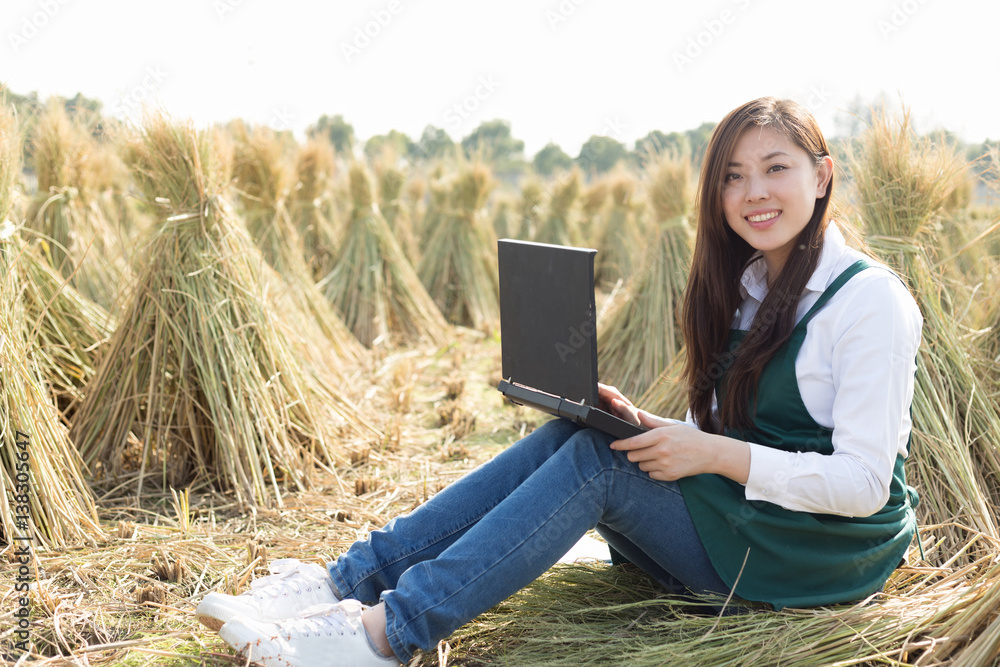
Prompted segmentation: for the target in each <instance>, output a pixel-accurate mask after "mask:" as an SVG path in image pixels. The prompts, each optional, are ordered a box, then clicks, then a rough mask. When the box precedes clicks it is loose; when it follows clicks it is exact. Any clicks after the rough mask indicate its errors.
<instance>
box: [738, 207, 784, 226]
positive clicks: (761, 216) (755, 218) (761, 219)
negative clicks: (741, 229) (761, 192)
mask: <svg viewBox="0 0 1000 667" xmlns="http://www.w3.org/2000/svg"><path fill="white" fill-rule="evenodd" d="M780 217H781V211H760V212H754V213H751V214H750V215H746V216H744V217H743V219H744V220H746V221H747V224H748V225H750V226H751V227H753V228H754V229H757V230H762V229H768V228H769V227H771V226H773V225H774V224H775V222H777V220H778V218H780Z"/></svg>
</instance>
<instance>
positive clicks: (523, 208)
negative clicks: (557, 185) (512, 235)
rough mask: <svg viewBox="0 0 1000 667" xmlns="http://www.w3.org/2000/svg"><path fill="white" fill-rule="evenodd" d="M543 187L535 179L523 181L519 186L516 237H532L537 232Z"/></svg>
mask: <svg viewBox="0 0 1000 667" xmlns="http://www.w3.org/2000/svg"><path fill="white" fill-rule="evenodd" d="M544 197H545V189H544V188H543V187H542V185H541V183H539V182H538V181H536V180H530V181H525V183H524V185H522V186H521V205H520V211H519V213H520V217H521V221H520V224H518V230H519V231H518V234H519V235H518V238H522V239H532V238H535V235H536V234H537V233H538V225H539V221H540V219H541V216H542V204H543V199H544Z"/></svg>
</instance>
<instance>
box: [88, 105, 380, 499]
mask: <svg viewBox="0 0 1000 667" xmlns="http://www.w3.org/2000/svg"><path fill="white" fill-rule="evenodd" d="M125 152H126V157H127V162H128V163H129V164H130V165H131V166H132V169H133V173H134V177H135V180H136V182H137V184H138V186H139V188H140V189H141V191H142V192H143V194H144V195H145V196H146V197H147V199H148V200H149V201H151V202H153V201H155V202H157V204H158V205H159V206H160V207H161V210H162V212H163V214H164V219H163V221H162V222H161V223H160V224H159V225H158V226H157V227H156V228H155V229H154V230H153V232H152V234H151V236H150V238H149V239H148V241H147V244H146V246H145V247H144V249H143V255H142V260H141V263H140V266H141V267H142V273H141V274H140V276H139V277H138V280H137V285H136V286H135V288H134V289H133V291H132V293H131V294H130V295H129V299H128V300H127V303H126V304H125V306H124V308H123V309H122V313H121V318H120V321H119V325H118V328H117V330H116V331H115V335H114V337H113V339H112V341H111V343H110V345H109V348H108V350H107V352H106V353H105V355H104V356H103V357H102V362H101V365H100V367H99V368H98V370H97V374H96V375H95V377H94V379H93V381H92V382H91V383H90V384H89V385H88V387H87V396H86V399H85V401H84V403H83V405H81V407H80V409H79V411H78V413H77V415H76V418H75V421H74V425H73V429H72V433H73V437H74V439H75V441H76V442H77V444H78V445H79V447H80V451H81V453H82V454H83V456H84V458H85V460H87V461H88V462H89V463H90V464H92V465H95V466H96V465H97V464H98V463H100V464H101V465H102V466H104V467H105V468H106V469H107V471H108V472H110V473H111V474H112V475H115V476H117V475H119V474H120V473H122V472H123V471H124V470H125V469H126V468H129V467H130V468H132V469H133V470H136V469H137V471H138V478H139V480H138V485H139V491H140V492H141V489H142V484H143V480H144V478H145V477H146V476H148V475H149V474H150V472H151V471H153V470H155V469H156V467H160V468H161V470H162V479H163V483H164V485H166V484H171V485H173V486H179V485H182V484H191V483H202V482H206V481H207V482H210V483H213V484H215V485H216V486H218V487H221V488H224V489H233V490H234V491H235V493H236V497H237V499H238V501H239V502H241V503H247V504H249V503H255V502H268V501H269V500H270V498H272V497H274V496H276V497H277V499H278V502H279V503H280V502H281V498H280V492H281V489H282V488H283V487H291V488H294V489H301V488H304V487H306V486H308V484H309V482H310V480H311V475H310V473H311V471H312V470H313V466H314V465H315V464H316V463H331V462H333V461H334V460H335V457H336V447H335V442H334V439H335V437H336V436H341V435H342V436H344V437H346V436H347V435H349V434H351V433H356V432H357V431H359V430H360V431H362V432H363V433H371V432H372V429H371V428H370V427H367V425H365V424H364V423H362V422H359V417H358V416H357V411H356V409H355V408H353V406H350V405H349V404H348V403H347V401H346V400H345V399H343V398H342V397H341V396H340V395H339V394H338V393H337V392H336V391H334V390H333V389H332V388H331V387H330V385H329V381H328V380H327V379H326V376H322V375H319V374H317V373H316V372H314V371H312V370H311V369H308V368H306V367H305V365H304V363H303V361H302V359H303V358H304V357H305V354H304V352H303V350H302V349H301V347H295V346H293V345H292V344H291V343H290V342H289V341H292V340H294V339H295V336H294V332H291V331H289V326H288V325H287V324H286V323H291V325H292V326H294V323H295V322H297V321H300V319H301V316H292V315H289V314H288V313H287V312H283V311H282V310H281V309H279V308H278V307H276V305H275V304H274V303H273V302H271V301H270V300H269V298H268V292H269V291H270V289H271V287H272V284H271V283H269V282H268V281H267V280H266V277H265V276H264V275H263V274H262V270H261V269H262V267H263V266H265V264H264V262H263V258H262V257H261V254H260V252H259V251H258V250H257V248H256V247H255V246H254V245H253V242H252V241H251V240H250V238H249V236H248V235H247V233H246V230H245V229H244V228H243V226H242V225H241V224H240V222H239V221H238V219H237V218H236V217H235V216H234V214H233V211H232V209H231V207H230V206H229V205H228V204H227V202H226V200H225V198H224V196H223V194H222V193H223V191H224V188H225V186H226V185H227V183H228V181H229V178H230V176H229V174H230V171H229V157H230V156H229V155H228V154H227V153H226V151H224V150H223V149H222V147H220V143H219V141H218V135H213V134H209V133H203V132H196V131H195V130H194V129H193V128H192V127H191V126H190V125H186V124H175V123H172V122H171V121H169V120H168V119H166V118H164V117H163V116H153V117H151V118H148V119H147V120H146V122H145V124H144V125H143V126H142V127H141V128H138V129H137V130H136V131H135V133H134V134H133V135H132V136H131V137H130V138H129V139H128V143H127V146H126V150H125ZM131 443H134V444H131ZM136 459H138V460H136Z"/></svg>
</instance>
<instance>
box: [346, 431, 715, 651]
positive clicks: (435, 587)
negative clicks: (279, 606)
mask: <svg viewBox="0 0 1000 667" xmlns="http://www.w3.org/2000/svg"><path fill="white" fill-rule="evenodd" d="M612 440H614V438H612V437H611V436H608V435H606V434H604V433H602V432H600V431H595V430H593V429H581V428H579V427H578V426H576V425H574V424H572V423H570V422H568V421H565V420H562V419H555V420H553V421H551V422H548V423H546V424H545V425H543V426H542V427H541V428H539V429H537V430H536V431H535V432H533V433H532V434H530V435H529V436H527V437H526V438H524V439H522V440H521V441H519V442H517V443H516V444H514V445H512V446H511V447H509V448H508V449H506V450H505V451H503V452H502V453H501V454H499V455H498V456H496V457H495V458H493V459H492V460H491V461H489V462H487V463H485V464H483V465H482V466H480V467H478V468H476V469H475V470H473V471H472V472H470V473H468V474H467V475H465V476H464V477H462V478H461V479H459V480H458V481H456V482H455V483H453V484H452V485H450V486H449V487H447V488H446V489H444V490H442V491H441V492H440V493H438V494H437V495H435V496H434V497H433V498H431V499H430V500H428V501H427V502H426V503H424V504H423V505H421V506H420V507H418V508H417V509H415V510H414V511H412V512H410V513H409V514H406V515H404V516H401V517H397V518H395V519H393V520H392V521H390V522H389V523H388V525H386V526H385V528H382V529H381V530H377V531H375V532H373V533H371V535H370V536H369V538H368V539H367V540H366V541H363V542H356V543H355V544H354V545H353V546H351V548H350V549H349V550H348V551H347V553H346V554H344V555H343V556H341V557H340V558H338V559H337V561H336V562H334V563H331V564H330V565H329V570H330V576H331V577H332V578H333V582H334V584H335V585H336V586H337V588H338V589H339V590H340V592H341V593H342V594H343V595H344V597H348V598H354V599H357V600H360V601H361V602H363V603H365V604H369V605H371V604H376V603H378V602H379V601H380V600H381V601H382V602H384V603H385V613H386V633H387V635H388V637H389V644H390V645H391V646H392V649H393V651H395V653H396V656H397V657H398V658H399V659H400V660H401V661H403V663H406V662H407V661H409V660H410V658H411V657H412V655H413V653H414V652H415V651H416V650H417V649H418V648H419V649H423V650H428V649H431V648H433V647H434V646H436V645H437V642H438V641H439V640H441V639H443V638H445V637H447V636H448V635H450V634H451V633H452V632H454V631H455V630H456V629H457V628H459V627H460V626H462V625H464V624H465V623H467V622H469V621H471V620H472V619H474V618H475V617H476V616H478V615H479V614H481V613H483V612H484V611H486V610H488V609H490V608H491V607H493V606H494V605H496V604H497V603H499V602H501V601H502V600H504V599H505V598H507V597H509V596H510V595H513V594H514V593H515V592H517V591H518V590H520V589H521V588H523V587H525V586H527V585H528V584H530V583H531V582H532V581H534V580H535V579H536V578H538V577H539V576H540V575H541V574H542V573H544V572H545V571H546V570H547V569H548V568H549V567H551V566H552V565H553V564H554V563H555V562H556V561H558V560H559V558H561V557H562V555H563V554H565V553H566V552H567V551H568V550H569V549H570V547H572V546H573V545H574V544H575V543H576V541H577V540H578V539H579V538H580V537H581V536H583V534H584V533H586V532H587V531H588V530H590V529H591V528H596V529H597V531H598V532H599V533H600V534H601V535H602V536H603V537H604V538H605V539H606V540H607V541H608V543H609V544H610V545H611V546H612V547H613V548H614V549H615V550H616V551H618V552H619V553H620V554H622V555H623V556H625V557H626V558H627V559H629V560H630V561H632V562H633V563H635V564H636V565H638V566H639V567H641V568H642V569H643V570H645V571H646V572H647V573H648V574H650V575H651V576H653V577H655V578H656V579H657V580H659V581H660V582H661V583H662V584H664V585H665V586H667V587H670V588H674V589H677V588H687V589H688V590H690V591H693V592H696V593H703V592H711V593H719V594H728V592H729V587H728V586H726V585H725V583H723V581H722V580H721V579H720V578H719V576H718V574H716V572H715V570H714V569H713V568H712V565H711V563H710V562H709V559H708V555H707V554H706V553H705V550H704V548H703V547H702V544H701V541H700V540H699V538H698V535H697V533H696V532H695V529H694V525H693V524H692V522H691V517H690V515H689V514H688V510H687V506H686V505H685V504H684V497H683V496H682V495H681V492H680V487H679V486H678V484H676V483H675V482H659V481H656V480H653V479H650V477H649V475H647V474H646V473H644V472H642V471H641V470H639V467H638V465H636V464H634V463H631V462H630V461H629V460H628V458H627V457H626V456H625V453H624V452H618V451H614V450H612V449H610V448H609V447H608V445H609V444H610V443H611V442H612Z"/></svg>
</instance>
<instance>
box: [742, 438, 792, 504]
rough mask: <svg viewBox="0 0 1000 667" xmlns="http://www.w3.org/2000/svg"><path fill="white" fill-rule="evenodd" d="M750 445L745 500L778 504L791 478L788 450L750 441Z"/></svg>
mask: <svg viewBox="0 0 1000 667" xmlns="http://www.w3.org/2000/svg"><path fill="white" fill-rule="evenodd" d="M747 444H748V445H750V472H749V473H748V474H747V484H746V497H747V500H766V501H767V502H769V503H775V504H776V505H780V504H781V503H780V502H779V500H780V499H781V498H783V497H784V496H785V493H786V492H787V491H788V482H789V480H790V479H791V475H790V474H789V471H790V469H791V461H789V460H788V457H789V455H790V454H791V453H790V452H784V451H781V450H780V449H775V448H774V447H765V446H764V445H757V444H754V443H752V442H749V443H747Z"/></svg>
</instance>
